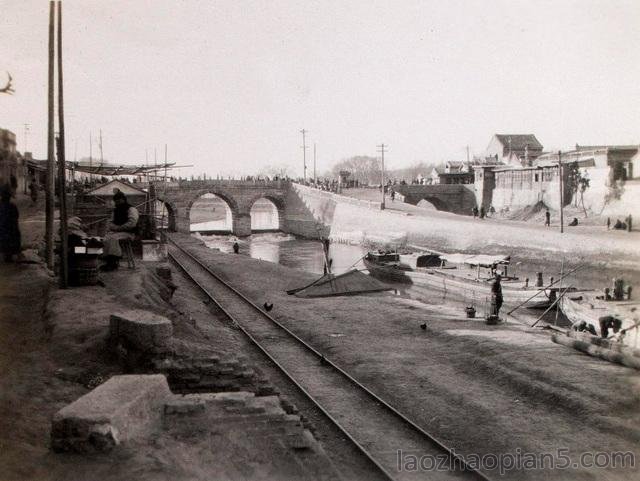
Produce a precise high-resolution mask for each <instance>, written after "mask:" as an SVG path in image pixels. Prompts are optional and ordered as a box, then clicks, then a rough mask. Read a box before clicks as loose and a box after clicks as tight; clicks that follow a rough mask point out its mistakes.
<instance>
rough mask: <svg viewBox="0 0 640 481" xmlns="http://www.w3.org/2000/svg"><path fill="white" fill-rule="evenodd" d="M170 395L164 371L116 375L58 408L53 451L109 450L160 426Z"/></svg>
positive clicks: (52, 427) (55, 417)
mask: <svg viewBox="0 0 640 481" xmlns="http://www.w3.org/2000/svg"><path fill="white" fill-rule="evenodd" d="M169 396H171V391H169V386H168V384H167V380H166V378H165V377H164V376H163V375H160V374H154V375H126V376H114V377H112V378H111V379H109V380H108V381H107V382H105V383H104V384H101V385H100V386H98V387H97V388H95V389H94V390H93V391H91V392H89V393H87V394H85V395H84V396H82V397H80V398H78V399H77V400H75V401H74V402H72V403H71V404H69V405H67V406H65V407H63V408H62V409H61V410H60V411H58V412H57V413H56V414H55V415H54V417H53V421H52V424H51V447H52V449H53V450H54V451H76V452H92V451H108V450H109V449H111V448H113V447H114V446H116V445H117V444H119V443H120V442H124V441H127V440H130V439H137V438H144V437H146V436H147V435H149V434H150V433H152V432H154V431H156V430H157V429H159V428H160V426H161V421H162V414H163V410H164V404H165V400H166V399H168V398H169Z"/></svg>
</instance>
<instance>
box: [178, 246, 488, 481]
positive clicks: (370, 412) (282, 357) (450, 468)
mask: <svg viewBox="0 0 640 481" xmlns="http://www.w3.org/2000/svg"><path fill="white" fill-rule="evenodd" d="M167 238H168V239H169V240H170V241H171V242H172V244H173V247H172V248H171V249H170V252H169V256H170V258H171V260H172V261H173V262H174V263H175V264H176V265H178V266H179V267H180V268H181V269H182V270H183V271H184V273H185V274H186V275H187V276H188V277H189V278H191V280H192V281H193V282H194V283H195V284H196V285H197V286H198V287H199V288H200V289H201V290H202V291H203V292H204V293H205V294H206V295H207V296H208V297H209V298H210V299H211V301H212V302H213V303H214V304H215V305H216V306H217V307H218V308H219V309H220V311H221V312H223V313H224V315H226V316H227V317H228V318H229V320H231V321H232V322H234V323H235V324H236V325H237V326H238V328H239V329H240V330H241V331H242V332H243V333H244V334H245V335H246V336H247V337H248V338H249V339H250V340H251V342H252V343H254V344H255V345H256V346H257V347H258V348H259V349H260V350H261V351H262V352H263V353H264V354H265V355H266V356H267V357H269V359H270V360H271V361H272V362H273V363H274V364H275V365H276V366H277V368H278V369H280V370H281V371H282V372H283V374H284V375H285V376H286V377H287V378H288V379H290V380H291V382H292V383H293V384H294V385H295V386H296V387H297V388H298V389H300V391H301V392H302V393H303V395H304V396H306V397H307V398H308V399H309V400H310V401H311V402H312V403H313V404H314V405H315V406H317V407H318V409H319V410H320V411H321V412H322V413H323V414H324V415H325V416H326V417H327V419H328V420H329V421H330V422H331V423H333V424H334V425H335V426H336V427H337V428H338V429H339V430H340V431H341V432H342V433H344V435H345V436H346V437H347V438H348V439H349V440H350V441H351V442H352V443H354V444H355V446H356V447H357V448H358V450H359V451H360V452H362V454H363V455H364V456H366V457H367V458H368V459H369V460H370V461H371V462H372V463H373V464H374V465H375V466H376V467H377V469H378V470H379V471H380V473H381V474H382V475H383V476H384V477H386V478H387V479H390V480H394V481H404V480H418V479H428V480H436V481H439V480H443V481H444V480H454V479H455V480H484V481H488V480H489V478H488V477H487V476H486V475H485V474H483V473H482V472H480V471H478V470H474V469H472V468H471V467H469V466H467V465H466V464H465V463H464V460H463V459H462V458H461V457H459V456H458V455H457V454H456V453H454V451H453V450H451V449H450V448H448V447H447V446H445V445H444V444H443V443H442V442H440V441H439V440H437V439H436V438H435V437H434V436H432V435H431V434H429V433H428V432H427V431H425V430H424V429H422V428H421V427H420V426H418V425H417V424H416V423H414V422H413V421H411V420H410V419H409V418H407V417H406V416H404V415H403V414H402V413H400V412H399V411H398V410H397V409H396V408H394V407H393V406H392V405H391V404H389V403H387V402H386V401H384V400H383V399H381V398H380V397H379V396H377V395H376V394H375V393H374V392H372V391H371V390H369V389H368V388H367V387H366V386H364V385H362V384H361V383H360V382H358V381H357V380H356V379H355V378H353V377H352V376H351V375H350V374H349V373H347V372H346V371H344V370H343V369H341V368H340V367H339V366H337V365H336V364H335V363H333V362H332V361H331V360H329V359H326V358H325V357H324V356H323V355H322V353H320V352H318V351H317V350H316V349H315V348H313V347H312V346H311V345H309V344H308V343H307V342H305V341H304V340H303V339H301V338H300V337H298V336H297V335H296V334H295V333H293V332H292V331H290V330H289V329H288V328H287V327H286V326H284V325H282V324H281V323H280V322H279V321H277V320H276V319H274V318H273V317H272V316H270V315H269V314H268V313H266V312H264V311H263V310H262V309H261V308H260V307H259V306H257V305H256V304H255V303H254V302H253V301H251V300H250V299H249V298H247V297H246V296H245V295H244V294H242V293H241V292H240V291H238V290H237V289H235V288H234V287H233V286H232V285H230V284H229V283H228V282H227V281H225V280H224V279H222V278H220V276H218V275H217V274H216V273H215V271H214V270H212V269H211V267H209V266H208V265H207V264H206V263H205V262H203V261H201V260H200V259H198V258H197V257H196V256H194V255H193V254H191V253H190V252H189V251H188V250H187V249H185V248H184V247H182V246H180V245H179V244H178V243H176V242H174V241H173V240H172V239H171V238H170V236H167ZM399 450H401V451H402V453H403V456H404V459H405V460H406V459H407V458H406V456H407V455H414V456H416V459H418V461H419V460H420V459H422V460H423V461H422V462H423V465H422V466H421V465H420V464H419V463H418V464H417V466H416V469H411V466H410V465H405V464H403V463H401V462H399V461H398V451H399ZM432 461H433V462H434V463H435V462H441V463H442V465H441V466H442V467H441V468H440V469H435V467H433V469H430V468H431V467H432V464H433V463H432ZM407 468H409V469H407Z"/></svg>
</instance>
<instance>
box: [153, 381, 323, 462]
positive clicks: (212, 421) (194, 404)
mask: <svg viewBox="0 0 640 481" xmlns="http://www.w3.org/2000/svg"><path fill="white" fill-rule="evenodd" d="M187 418H188V419H187ZM194 426H211V429H215V430H216V431H236V432H242V433H243V434H244V435H245V436H248V437H250V438H252V439H256V438H260V437H270V438H273V437H276V438H280V439H281V440H282V441H283V442H284V445H285V446H287V447H288V448H293V449H310V448H311V449H314V450H320V449H321V448H320V446H319V445H318V443H317V441H316V440H315V438H314V437H313V434H311V432H310V431H309V430H308V429H307V428H306V427H305V424H304V422H303V420H302V419H301V416H300V415H299V414H291V413H289V412H287V410H286V409H285V408H284V406H283V404H282V403H281V400H280V397H279V396H261V397H260V396H256V395H255V394H254V393H250V392H244V391H240V392H227V393H202V394H186V395H184V396H175V397H174V398H172V399H170V400H169V401H167V402H166V404H165V429H167V430H168V431H170V432H172V433H173V434H174V435H176V436H178V437H180V436H186V435H189V434H191V433H192V432H193V429H194Z"/></svg>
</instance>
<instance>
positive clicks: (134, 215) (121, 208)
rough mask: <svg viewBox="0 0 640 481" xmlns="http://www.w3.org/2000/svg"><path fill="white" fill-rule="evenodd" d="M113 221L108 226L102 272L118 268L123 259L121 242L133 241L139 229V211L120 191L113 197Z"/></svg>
mask: <svg viewBox="0 0 640 481" xmlns="http://www.w3.org/2000/svg"><path fill="white" fill-rule="evenodd" d="M113 203H114V204H115V207H114V209H113V219H112V221H111V222H110V223H109V225H108V227H107V228H108V232H107V235H106V236H105V238H104V241H103V242H104V252H103V256H104V260H105V263H106V264H105V265H104V266H102V270H105V271H110V270H114V269H117V268H118V263H119V260H120V258H121V257H122V249H121V248H120V241H121V240H133V239H134V238H135V235H136V232H137V229H138V219H139V216H140V215H139V214H138V210H137V209H136V208H135V207H133V206H131V205H129V203H128V202H127V197H126V196H125V195H124V194H123V193H122V192H120V191H117V192H116V193H115V194H114V195H113Z"/></svg>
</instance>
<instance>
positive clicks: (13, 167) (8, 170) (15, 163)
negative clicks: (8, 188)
mask: <svg viewBox="0 0 640 481" xmlns="http://www.w3.org/2000/svg"><path fill="white" fill-rule="evenodd" d="M21 168H22V160H21V157H20V155H19V154H18V151H17V150H16V134H14V133H13V132H11V131H10V130H6V129H0V185H4V184H8V183H9V182H10V180H11V177H14V178H15V179H16V180H18V179H20V178H22V177H23V175H22V172H21V170H22V169H21Z"/></svg>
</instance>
